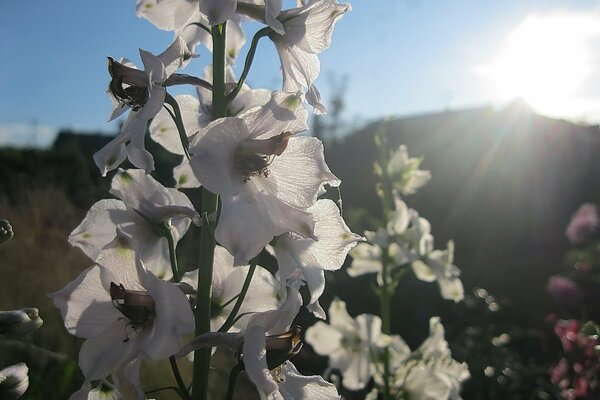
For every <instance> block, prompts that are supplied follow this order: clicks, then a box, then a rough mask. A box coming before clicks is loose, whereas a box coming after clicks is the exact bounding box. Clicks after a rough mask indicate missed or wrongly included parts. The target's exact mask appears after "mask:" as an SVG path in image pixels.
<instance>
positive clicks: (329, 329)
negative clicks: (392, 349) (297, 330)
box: [306, 300, 389, 390]
mask: <svg viewBox="0 0 600 400" xmlns="http://www.w3.org/2000/svg"><path fill="white" fill-rule="evenodd" d="M329 319H330V324H326V323H324V322H321V321H319V322H317V323H316V324H315V325H313V326H311V327H310V328H308V329H307V331H306V342H307V343H309V344H310V345H311V346H312V347H313V349H314V350H315V352H316V353H317V354H320V355H322V356H328V357H329V367H330V368H333V369H338V370H339V371H340V372H341V374H342V378H343V379H342V384H343V385H344V387H346V388H348V389H350V390H360V389H363V388H364V387H365V386H366V385H367V383H369V381H370V379H371V376H372V373H373V368H372V365H373V363H374V361H375V359H376V357H377V355H378V354H379V353H380V352H381V350H382V349H383V348H384V347H385V346H386V345H387V343H388V342H389V336H387V335H385V334H383V333H382V332H381V318H379V317H378V316H376V315H370V314H361V315H359V316H357V317H356V318H352V317H351V316H350V315H349V314H348V312H347V311H346V303H344V302H343V301H341V300H334V301H333V302H332V303H331V306H330V307H329Z"/></svg>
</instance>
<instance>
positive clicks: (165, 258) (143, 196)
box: [69, 170, 200, 279]
mask: <svg viewBox="0 0 600 400" xmlns="http://www.w3.org/2000/svg"><path fill="white" fill-rule="evenodd" d="M110 193H112V194H113V195H115V196H117V197H119V198H120V199H121V200H122V201H121V200H113V199H105V200H100V201H98V202H97V203H95V204H94V205H93V206H92V207H91V208H90V210H89V211H88V213H87V215H86V217H85V219H84V220H83V221H82V222H81V224H80V225H79V226H78V227H77V228H75V230H74V231H73V232H72V233H71V235H70V236H69V243H71V245H73V246H77V247H79V248H81V250H83V252H84V253H85V254H86V255H87V256H88V257H90V258H91V259H92V260H94V261H96V262H97V259H98V256H99V255H100V253H101V250H102V249H104V248H105V247H106V246H107V245H108V244H109V243H111V242H112V241H113V240H114V239H115V238H116V237H117V231H119V232H120V233H121V234H123V235H125V236H127V237H128V238H129V239H130V241H131V242H132V243H133V244H134V245H135V246H134V247H135V250H136V252H137V253H138V256H139V257H140V258H141V259H142V261H143V262H144V263H145V264H146V267H147V269H149V270H150V271H152V272H154V273H155V274H156V275H157V276H159V277H161V278H165V279H169V278H170V277H171V268H170V258H169V247H168V239H167V238H166V237H165V235H172V237H173V242H174V245H175V246H176V245H177V242H178V241H179V239H181V238H182V237H183V235H185V233H186V231H187V229H188V227H189V226H190V222H191V221H194V222H195V223H197V224H199V223H200V216H199V215H198V213H197V212H196V210H194V207H193V205H192V203H191V202H190V200H189V199H188V198H187V196H186V195H185V194H183V193H181V192H179V191H178V190H177V189H172V188H165V187H164V186H162V185H161V184H160V183H159V182H157V181H156V180H155V179H154V178H152V177H151V176H150V175H146V174H145V173H144V171H142V170H119V172H118V173H117V174H116V175H115V176H114V178H113V180H112V186H111V190H110Z"/></svg>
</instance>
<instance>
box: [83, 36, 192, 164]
mask: <svg viewBox="0 0 600 400" xmlns="http://www.w3.org/2000/svg"><path fill="white" fill-rule="evenodd" d="M140 56H141V58H142V62H143V63H144V71H141V70H138V69H136V68H135V66H133V64H131V63H129V62H123V63H119V62H116V61H114V60H113V59H112V58H110V57H109V59H108V71H109V72H110V75H111V77H112V80H111V82H110V85H109V92H110V95H111V96H112V97H113V100H116V101H115V102H114V105H115V108H114V110H113V113H112V115H111V117H110V120H113V119H115V118H116V117H118V116H119V115H121V114H122V113H123V112H125V111H126V110H127V109H128V108H130V109H131V112H130V113H129V115H128V116H127V119H126V120H125V122H124V123H123V126H122V128H121V133H120V134H119V135H118V136H117V137H116V138H114V139H113V140H111V141H110V142H109V143H108V144H107V145H106V146H104V147H103V148H102V149H101V150H99V151H98V152H96V153H95V154H94V161H95V162H96V165H97V166H98V168H100V172H101V173H102V176H106V173H107V172H108V171H111V170H113V169H115V168H117V167H118V166H119V165H120V164H121V163H122V162H123V161H124V160H125V158H126V157H127V158H128V159H129V161H131V163H132V164H133V165H135V166H136V167H137V168H142V169H143V170H145V171H146V172H147V173H149V172H150V171H152V170H153V169H154V158H153V157H152V154H150V153H149V152H148V151H147V150H146V149H145V145H144V141H145V135H146V125H147V123H148V121H149V120H150V119H152V118H153V117H154V116H155V115H156V114H157V113H158V112H159V111H160V109H161V107H162V106H163V104H164V101H165V96H166V89H165V87H164V86H163V85H164V82H165V81H166V80H167V78H169V76H171V74H173V73H174V72H175V71H176V70H177V69H178V68H179V67H181V66H182V65H183V63H184V61H185V60H186V59H187V58H189V50H188V49H187V47H186V45H185V43H184V41H183V39H182V38H181V37H177V38H176V40H175V41H174V42H173V44H172V45H171V46H169V48H168V49H167V50H165V51H164V52H163V53H161V54H159V55H158V56H155V55H153V54H152V53H150V52H148V51H145V50H142V49H140Z"/></svg>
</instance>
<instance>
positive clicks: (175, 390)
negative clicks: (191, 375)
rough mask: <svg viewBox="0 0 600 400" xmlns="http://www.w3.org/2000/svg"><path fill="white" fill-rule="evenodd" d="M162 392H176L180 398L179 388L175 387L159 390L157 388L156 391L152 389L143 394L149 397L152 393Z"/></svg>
mask: <svg viewBox="0 0 600 400" xmlns="http://www.w3.org/2000/svg"><path fill="white" fill-rule="evenodd" d="M163 390H173V391H174V392H176V393H177V394H179V397H181V394H180V393H179V388H178V387H177V386H165V387H161V388H158V389H152V390H148V391H147V392H145V393H144V394H145V395H146V396H148V395H151V394H153V393H158V392H162V391H163Z"/></svg>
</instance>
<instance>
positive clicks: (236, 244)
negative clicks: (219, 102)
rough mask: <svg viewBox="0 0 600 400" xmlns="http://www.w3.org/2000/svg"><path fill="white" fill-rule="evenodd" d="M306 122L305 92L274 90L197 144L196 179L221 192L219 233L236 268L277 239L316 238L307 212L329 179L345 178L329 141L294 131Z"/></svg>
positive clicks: (335, 181) (215, 125) (210, 130)
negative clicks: (334, 166) (326, 148)
mask: <svg viewBox="0 0 600 400" xmlns="http://www.w3.org/2000/svg"><path fill="white" fill-rule="evenodd" d="M306 119H307V112H306V110H305V109H304V108H303V106H302V98H301V96H300V95H299V94H296V93H284V92H274V93H273V96H272V98H271V100H270V101H269V103H268V104H266V105H265V106H264V107H261V108H257V109H253V110H250V111H248V112H246V113H244V114H242V115H241V116H240V117H229V118H221V119H218V120H216V121H213V122H211V123H210V124H209V125H208V126H207V128H206V132H205V134H204V135H202V136H201V137H196V138H194V140H193V142H192V144H191V146H190V153H191V154H192V160H191V165H192V168H193V169H194V172H195V174H196V177H197V178H198V179H199V180H200V182H201V183H202V185H203V186H204V187H206V189H208V190H210V191H211V192H213V193H217V194H219V195H220V196H221V201H222V209H221V215H220V218H219V224H218V225H217V228H216V230H215V238H216V240H217V241H218V242H219V243H220V244H221V245H222V246H223V247H225V248H226V249H227V250H228V251H229V252H230V253H231V254H232V255H233V256H234V259H235V265H242V264H246V263H248V261H249V260H250V259H251V258H252V257H254V256H256V255H257V254H258V253H259V252H260V251H261V249H262V248H263V247H264V246H265V245H267V243H269V242H270V241H271V240H272V239H273V237H275V236H279V235H282V234H284V233H287V232H295V233H297V234H299V235H300V236H302V237H313V231H314V220H313V218H312V216H311V214H310V212H308V211H307V209H308V208H309V207H311V206H312V205H314V204H315V202H316V201H317V196H318V195H320V194H322V193H324V191H325V189H324V186H325V184H330V185H333V186H337V185H339V183H340V181H339V179H338V178H336V177H335V175H333V174H332V173H331V171H330V170H329V167H328V166H327V164H326V163H325V159H324V156H323V144H322V143H321V142H320V141H319V140H318V139H316V138H312V137H295V136H293V134H294V133H296V132H301V131H304V130H306V129H307V125H306Z"/></svg>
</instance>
